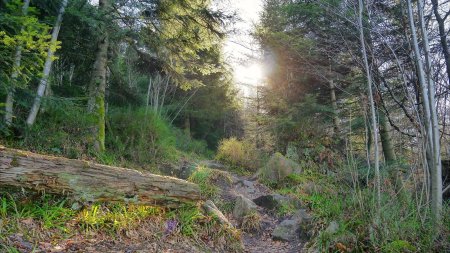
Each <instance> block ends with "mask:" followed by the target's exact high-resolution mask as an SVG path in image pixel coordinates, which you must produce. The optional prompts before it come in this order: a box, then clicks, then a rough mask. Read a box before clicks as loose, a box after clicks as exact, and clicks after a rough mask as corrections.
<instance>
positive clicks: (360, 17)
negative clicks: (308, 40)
mask: <svg viewBox="0 0 450 253" xmlns="http://www.w3.org/2000/svg"><path fill="white" fill-rule="evenodd" d="M363 9H364V3H363V1H362V0H358V30H359V41H360V44H361V51H362V57H363V60H364V69H365V71H366V78H367V92H368V96H369V106H370V114H371V121H372V122H371V124H372V129H373V131H372V132H373V141H374V152H375V157H374V159H375V180H376V185H375V187H376V192H377V213H378V212H379V211H380V208H381V179H380V157H379V151H378V123H377V116H376V113H375V102H374V99H373V92H372V73H371V71H370V66H369V61H368V59H367V50H366V42H365V37H364V26H363Z"/></svg>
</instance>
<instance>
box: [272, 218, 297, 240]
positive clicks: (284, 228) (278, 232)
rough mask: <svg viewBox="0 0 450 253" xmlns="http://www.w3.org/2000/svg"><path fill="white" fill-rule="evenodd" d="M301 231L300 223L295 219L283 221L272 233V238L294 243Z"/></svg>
mask: <svg viewBox="0 0 450 253" xmlns="http://www.w3.org/2000/svg"><path fill="white" fill-rule="evenodd" d="M298 229H299V222H298V221H297V220H294V219H287V220H284V221H282V222H281V223H280V224H278V226H276V227H275V229H274V230H273V232H272V238H273V239H274V240H279V241H285V242H289V241H293V240H295V239H296V237H297V230H298Z"/></svg>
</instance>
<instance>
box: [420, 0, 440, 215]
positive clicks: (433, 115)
mask: <svg viewBox="0 0 450 253" xmlns="http://www.w3.org/2000/svg"><path fill="white" fill-rule="evenodd" d="M423 9H424V4H423V0H419V1H417V10H418V12H419V24H420V30H421V33H422V38H423V45H424V49H425V50H424V54H425V72H426V74H427V75H426V77H427V80H426V81H427V83H426V85H428V93H427V94H425V95H426V96H428V102H429V104H430V106H429V110H430V120H431V121H430V127H431V133H432V137H431V141H432V142H431V146H432V147H433V148H432V151H433V153H432V154H431V155H432V159H433V161H432V164H433V167H432V170H431V171H430V176H431V210H432V214H433V218H435V220H436V222H439V221H440V219H441V212H442V162H441V145H440V132H439V125H438V116H437V108H436V99H435V96H436V94H435V93H436V91H435V89H436V88H435V84H434V80H433V75H432V72H433V69H432V67H431V56H430V45H429V43H428V32H427V29H426V27H425V18H424V14H423ZM424 102H425V101H424Z"/></svg>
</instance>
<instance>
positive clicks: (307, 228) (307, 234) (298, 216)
mask: <svg viewBox="0 0 450 253" xmlns="http://www.w3.org/2000/svg"><path fill="white" fill-rule="evenodd" d="M293 219H295V220H297V221H298V222H299V230H298V235H299V237H300V240H302V241H308V240H309V239H311V237H312V235H313V222H312V221H313V220H312V217H311V215H309V214H308V213H307V212H306V210H305V209H300V210H299V211H298V212H297V213H295V214H294V216H293Z"/></svg>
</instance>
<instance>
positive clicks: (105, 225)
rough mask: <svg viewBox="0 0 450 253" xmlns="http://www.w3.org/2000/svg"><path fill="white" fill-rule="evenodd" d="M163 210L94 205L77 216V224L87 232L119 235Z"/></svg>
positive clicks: (144, 207) (150, 207) (130, 206)
mask: <svg viewBox="0 0 450 253" xmlns="http://www.w3.org/2000/svg"><path fill="white" fill-rule="evenodd" d="M162 212H163V210H162V209H161V208H158V207H152V206H142V205H125V204H113V205H106V206H105V205H98V204H95V205H92V206H90V207H88V208H85V209H84V210H82V211H81V212H80V213H78V214H77V217H76V220H77V224H78V225H79V226H80V227H81V228H82V229H83V230H85V231H89V230H92V229H93V230H103V231H110V232H112V233H117V232H120V231H123V230H126V229H130V228H132V227H133V226H135V225H136V224H138V223H139V222H140V221H142V220H144V219H146V218H148V217H150V216H155V215H159V214H161V213H162Z"/></svg>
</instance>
